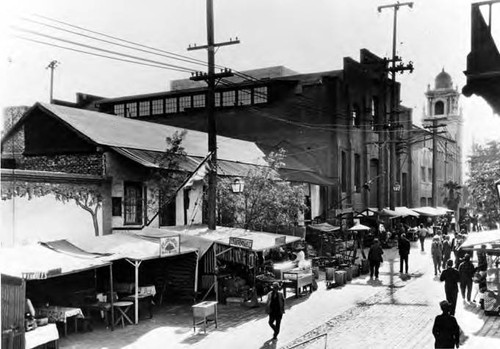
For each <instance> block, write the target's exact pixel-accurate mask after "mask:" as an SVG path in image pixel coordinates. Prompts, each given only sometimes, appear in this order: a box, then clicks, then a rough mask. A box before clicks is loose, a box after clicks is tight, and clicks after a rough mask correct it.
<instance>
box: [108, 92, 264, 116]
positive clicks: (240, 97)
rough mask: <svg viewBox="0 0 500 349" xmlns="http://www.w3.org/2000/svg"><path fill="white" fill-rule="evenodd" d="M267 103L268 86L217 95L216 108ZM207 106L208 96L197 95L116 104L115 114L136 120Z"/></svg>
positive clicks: (218, 93) (217, 93)
mask: <svg viewBox="0 0 500 349" xmlns="http://www.w3.org/2000/svg"><path fill="white" fill-rule="evenodd" d="M267 102H268V90H267V87H266V86H261V87H254V88H247V89H240V90H230V91H223V92H216V93H215V106H216V107H234V106H246V105H253V104H262V103H267ZM205 106H206V94H196V95H188V96H178V97H177V96H176V97H168V98H160V99H152V100H147V101H140V102H127V103H121V104H115V105H114V108H113V112H114V114H115V115H118V116H124V117H128V118H135V117H138V116H139V117H140V116H149V115H161V114H175V113H181V112H183V111H185V110H186V109H191V108H204V107H205Z"/></svg>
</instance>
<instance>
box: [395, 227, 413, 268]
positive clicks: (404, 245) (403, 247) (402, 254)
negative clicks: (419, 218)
mask: <svg viewBox="0 0 500 349" xmlns="http://www.w3.org/2000/svg"><path fill="white" fill-rule="evenodd" d="M398 249H399V272H400V273H401V274H402V273H403V263H404V264H405V273H406V274H408V255H409V254H410V240H408V239H407V238H406V233H402V234H401V236H400V237H399V241H398Z"/></svg>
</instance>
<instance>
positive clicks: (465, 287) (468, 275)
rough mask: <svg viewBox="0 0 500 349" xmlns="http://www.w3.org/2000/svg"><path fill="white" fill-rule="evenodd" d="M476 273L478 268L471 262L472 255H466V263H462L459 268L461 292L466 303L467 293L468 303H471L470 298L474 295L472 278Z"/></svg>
mask: <svg viewBox="0 0 500 349" xmlns="http://www.w3.org/2000/svg"><path fill="white" fill-rule="evenodd" d="M475 272H476V267H475V266H474V264H472V262H471V261H470V255H469V254H466V255H465V256H464V261H463V262H462V263H460V266H459V267H458V273H459V274H460V292H461V293H462V299H463V300H464V301H465V296H466V291H467V302H470V297H471V293H472V278H473V277H474V273H475Z"/></svg>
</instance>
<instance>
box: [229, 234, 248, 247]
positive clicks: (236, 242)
mask: <svg viewBox="0 0 500 349" xmlns="http://www.w3.org/2000/svg"><path fill="white" fill-rule="evenodd" d="M229 245H230V246H234V247H243V248H246V249H249V250H251V249H252V246H253V240H251V239H244V238H237V237H232V236H231V237H229Z"/></svg>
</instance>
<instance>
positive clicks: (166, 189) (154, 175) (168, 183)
mask: <svg viewBox="0 0 500 349" xmlns="http://www.w3.org/2000/svg"><path fill="white" fill-rule="evenodd" d="M185 136H186V131H182V132H177V131H176V132H174V133H173V135H172V136H169V137H167V138H166V139H165V141H166V144H167V146H166V149H165V151H164V152H162V153H161V154H160V155H159V156H158V157H157V158H156V159H155V163H156V164H158V168H157V169H155V170H153V171H152V172H151V174H150V177H149V180H148V182H149V183H150V184H151V185H149V188H150V193H151V195H150V196H149V197H148V200H147V203H146V204H147V208H148V210H155V211H156V212H155V214H156V213H157V212H159V211H160V210H161V206H162V205H166V204H167V203H168V202H170V201H172V200H175V194H176V192H177V189H178V188H179V186H180V185H181V184H182V182H183V181H184V179H185V178H186V174H185V171H182V169H181V164H182V163H184V162H185V161H186V155H187V154H186V152H185V150H184V147H183V146H182V141H183V140H184V137H185ZM146 223H147V222H146Z"/></svg>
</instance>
